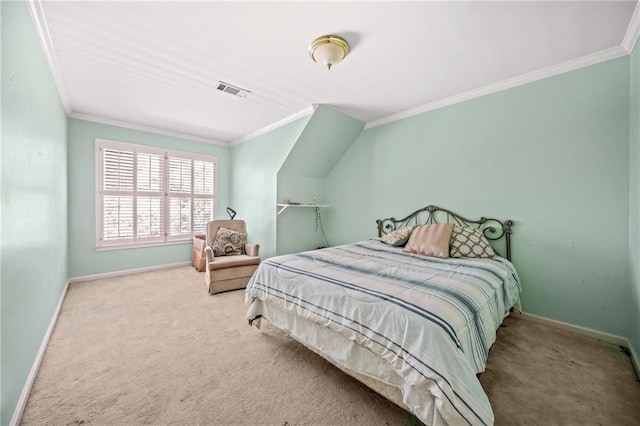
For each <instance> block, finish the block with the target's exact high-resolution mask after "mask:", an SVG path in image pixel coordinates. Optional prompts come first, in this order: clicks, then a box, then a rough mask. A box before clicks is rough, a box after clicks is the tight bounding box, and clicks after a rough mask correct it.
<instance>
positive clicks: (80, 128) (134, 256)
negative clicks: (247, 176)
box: [69, 119, 230, 277]
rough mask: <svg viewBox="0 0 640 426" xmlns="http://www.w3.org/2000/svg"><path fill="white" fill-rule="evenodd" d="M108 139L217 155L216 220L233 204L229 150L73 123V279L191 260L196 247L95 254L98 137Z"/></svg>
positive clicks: (183, 245)
mask: <svg viewBox="0 0 640 426" xmlns="http://www.w3.org/2000/svg"><path fill="white" fill-rule="evenodd" d="M96 138H102V139H109V140H115V141H120V142H130V143H135V144H139V145H149V146H155V147H158V148H164V149H171V150H179V151H185V152H193V153H198V154H205V155H212V156H215V157H217V159H218V161H217V165H218V170H217V177H218V183H217V189H218V196H217V199H216V203H217V217H220V218H226V217H227V214H226V213H225V209H226V207H227V205H228V202H229V179H230V178H229V169H230V160H229V148H227V147H223V146H217V145H212V144H207V143H201V142H194V141H189V140H184V139H178V138H174V137H170V136H163V135H158V134H154V133H147V132H141V131H137V130H131V129H125V128H122V127H116V126H110V125H106V124H98V123H93V122H89V121H84V120H76V119H70V120H69V260H70V266H69V267H70V276H72V277H77V276H84V275H92V274H98V273H104V272H112V271H121V270H126V269H135V268H142V267H147V266H155V265H163V264H171V263H177V262H185V261H189V260H191V250H192V247H193V246H192V243H190V242H188V243H185V244H175V245H165V246H157V247H146V248H132V249H125V250H109V251H101V252H96V250H95V245H96V241H95V239H96V225H95V224H96V201H95V199H96V195H95V187H96V168H95V167H96V164H95V139H96Z"/></svg>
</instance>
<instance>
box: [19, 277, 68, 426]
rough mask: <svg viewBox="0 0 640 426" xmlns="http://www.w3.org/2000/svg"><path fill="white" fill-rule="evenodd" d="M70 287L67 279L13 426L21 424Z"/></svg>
mask: <svg viewBox="0 0 640 426" xmlns="http://www.w3.org/2000/svg"><path fill="white" fill-rule="evenodd" d="M68 288H69V281H67V283H66V284H65V286H64V289H62V293H61V294H60V300H58V306H56V310H55V311H54V312H53V316H52V317H51V322H50V323H49V328H47V332H46V333H45V334H44V337H43V339H42V343H41V344H40V349H39V350H38V353H37V354H36V359H35V360H34V361H33V365H32V366H31V371H30V372H29V376H27V381H26V383H25V384H24V387H23V388H22V393H21V394H20V399H19V400H18V404H17V405H16V409H15V410H14V412H13V417H11V422H10V423H9V425H11V426H18V425H19V424H20V420H21V419H22V413H24V408H25V407H26V406H27V400H28V399H29V394H30V393H31V387H32V386H33V382H35V380H36V375H37V374H38V369H39V368H40V363H41V362H42V358H43V357H44V353H45V351H46V350H47V345H48V344H49V339H50V338H51V334H52V333H53V329H54V328H55V326H56V322H57V321H58V315H60V310H61V309H62V302H64V298H65V297H66V295H67V289H68Z"/></svg>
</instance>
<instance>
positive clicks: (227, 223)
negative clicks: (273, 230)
mask: <svg viewBox="0 0 640 426" xmlns="http://www.w3.org/2000/svg"><path fill="white" fill-rule="evenodd" d="M220 228H223V229H220ZM219 230H220V235H218V231H219ZM246 235H247V225H246V223H245V222H244V220H212V221H211V222H209V223H208V224H207V246H206V247H205V253H206V255H207V266H206V268H205V283H206V286H207V289H208V291H209V294H215V293H220V292H222V291H229V290H236V289H240V288H245V287H246V286H247V283H248V282H249V279H250V278H251V276H252V275H253V273H254V271H255V270H256V269H257V268H258V265H259V264H260V257H259V255H258V251H259V250H260V246H259V245H258V244H246ZM216 236H218V240H217V241H216ZM243 238H244V239H243ZM216 252H217V253H216ZM221 254H225V255H221Z"/></svg>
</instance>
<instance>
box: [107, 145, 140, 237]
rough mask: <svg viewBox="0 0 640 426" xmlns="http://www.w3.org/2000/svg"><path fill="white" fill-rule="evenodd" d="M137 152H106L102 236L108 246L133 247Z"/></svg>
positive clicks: (117, 148)
mask: <svg viewBox="0 0 640 426" xmlns="http://www.w3.org/2000/svg"><path fill="white" fill-rule="evenodd" d="M134 155H135V154H134V151H133V150H131V149H127V148H126V147H122V148H119V147H117V146H114V147H112V148H107V147H105V148H103V149H102V156H101V163H102V170H103V176H104V177H103V180H102V188H101V191H100V197H101V198H102V216H103V227H102V235H101V236H100V237H101V239H102V241H103V242H104V243H105V244H109V243H119V244H122V243H131V242H133V241H134V238H133V217H134V211H133V194H134V191H133V181H134V167H135V165H134Z"/></svg>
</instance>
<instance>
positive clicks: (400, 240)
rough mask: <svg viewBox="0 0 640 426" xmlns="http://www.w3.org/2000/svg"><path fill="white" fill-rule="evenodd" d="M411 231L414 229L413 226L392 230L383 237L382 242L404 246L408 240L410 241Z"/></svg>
mask: <svg viewBox="0 0 640 426" xmlns="http://www.w3.org/2000/svg"><path fill="white" fill-rule="evenodd" d="M411 231H413V226H408V227H406V228H400V229H396V230H395V231H391V232H389V233H388V234H387V235H385V236H384V237H383V238H382V242H383V243H385V244H389V245H390V246H396V247H400V246H403V245H405V244H406V243H407V241H409V237H410V236H411Z"/></svg>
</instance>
